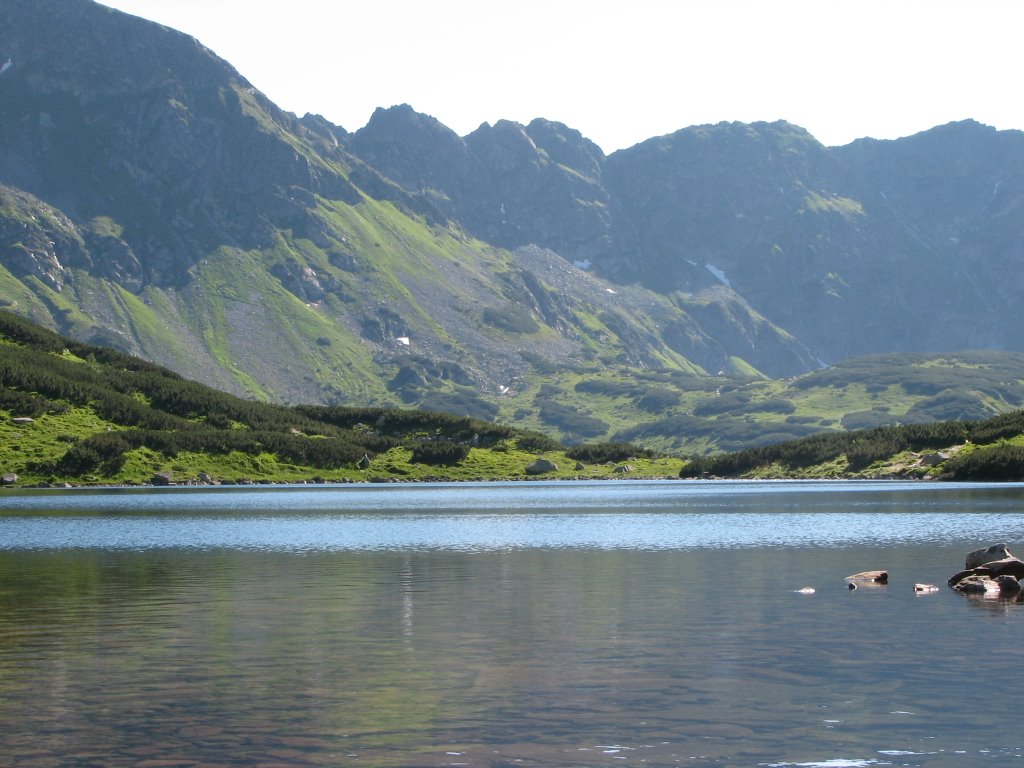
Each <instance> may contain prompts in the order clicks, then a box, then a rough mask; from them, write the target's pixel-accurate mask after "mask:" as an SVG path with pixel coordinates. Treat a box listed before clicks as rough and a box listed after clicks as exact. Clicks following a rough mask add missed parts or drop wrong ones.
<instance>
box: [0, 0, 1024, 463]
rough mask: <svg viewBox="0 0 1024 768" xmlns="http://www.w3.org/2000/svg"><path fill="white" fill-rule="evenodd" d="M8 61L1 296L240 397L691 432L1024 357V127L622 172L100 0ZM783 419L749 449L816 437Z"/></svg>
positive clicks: (604, 430) (797, 145) (51, 15)
mask: <svg viewBox="0 0 1024 768" xmlns="http://www.w3.org/2000/svg"><path fill="white" fill-rule="evenodd" d="M0 61H5V62H8V63H9V66H4V68H3V71H2V72H0V305H2V306H3V307H4V308H6V309H9V310H11V311H14V312H16V313H18V314H21V315H23V316H25V317H28V318H31V319H33V320H35V321H37V322H40V323H42V324H44V325H46V326H48V327H50V328H52V329H54V330H57V331H59V332H60V333H62V334H65V335H67V336H71V337H74V338H78V339H81V340H83V341H88V342H92V343H100V344H104V345H107V346H112V347H115V348H117V349H120V350H122V351H124V352H128V353H131V354H135V355H139V356H142V357H144V358H146V359H149V360H152V361H154V362H157V363H159V364H161V365H164V366H167V367H169V368H171V369H173V370H175V371H178V372H180V373H181V374H182V375H184V376H187V377H189V378H192V379H196V380H199V381H202V382H204V383H207V384H210V385H213V386H216V387H219V388H221V389H223V390H226V391H229V392H233V393H236V394H242V395H245V396H248V397H252V398H259V399H266V400H274V401H278V402H284V403H320V404H329V405H330V404H346V405H359V406H371V405H394V404H406V405H411V406H416V407H421V408H430V409H436V410H447V411H452V412H456V413H465V414H469V415H473V416H476V417H481V418H486V419H492V420H494V419H496V420H499V421H509V422H516V423H521V424H522V425H524V426H526V427H529V428H534V427H537V428H542V429H547V430H550V431H552V432H554V433H556V435H557V436H558V437H559V438H562V439H569V440H570V441H571V440H575V439H580V438H592V437H602V436H603V437H614V436H615V435H616V434H617V433H618V432H621V431H622V430H624V429H627V428H630V427H635V426H636V424H637V423H638V422H645V421H651V420H659V421H660V422H661V423H662V425H663V427H662V430H661V431H660V432H659V431H658V430H656V429H652V430H651V432H650V434H651V435H654V436H656V437H657V436H660V438H662V439H668V440H669V442H673V441H674V443H673V444H674V445H675V446H676V447H679V446H686V445H687V444H688V438H687V434H686V432H685V430H687V429H690V428H691V427H692V426H693V422H692V421H687V420H686V419H684V418H683V417H687V418H689V419H695V418H697V413H696V412H695V410H694V409H695V408H697V409H698V411H699V406H700V403H701V402H703V401H704V400H707V399H709V398H713V397H718V396H720V395H721V394H722V392H723V390H725V391H727V390H730V389H733V388H736V387H740V386H746V384H744V382H746V383H751V382H753V383H754V385H756V386H760V384H758V382H764V381H766V380H774V381H784V380H786V379H789V378H790V377H796V376H806V375H809V374H812V373H813V372H815V371H819V370H821V369H823V368H826V367H828V366H833V365H835V364H837V363H840V362H841V361H844V360H847V359H848V358H855V357H859V356H865V355H879V354H890V353H914V354H922V353H923V354H925V355H931V356H935V357H936V358H937V359H943V358H948V356H949V353H953V352H956V351H958V350H965V349H975V350H996V351H1004V352H1010V353H1013V352H1024V325H1022V319H1021V315H1020V313H1019V312H1018V311H1017V307H1018V305H1019V303H1020V301H1021V299H1022V298H1024V271H1022V270H1021V269H1020V263H1021V256H1022V251H1024V216H1022V210H1021V207H1022V201H1024V133H1021V132H1019V131H997V130H995V129H993V128H990V127H987V126H984V125H981V124H978V123H976V122H972V121H965V122H959V123H953V124H949V125H945V126H939V127H936V128H934V129H932V130H929V131H926V132H924V133H921V134H918V135H915V136H911V137H908V138H904V139H899V140H894V141H877V140H872V139H861V140H858V141H855V142H853V143H852V144H849V145H846V146H842V147H826V146H823V145H822V144H821V143H819V142H818V141H817V140H815V139H814V137H813V136H811V135H810V134H809V133H807V132H806V131H805V130H803V129H801V128H799V127H797V126H794V125H791V124H789V123H786V122H773V123H753V124H741V123H722V124H718V125H706V126H694V127H687V128H683V129H681V130H679V131H677V132H676V133H673V134H669V135H666V136H660V137H654V138H651V139H649V140H647V141H645V142H642V143H640V144H638V145H636V146H634V147H631V148H629V149H624V150H620V151H617V152H614V153H612V154H610V155H605V154H604V153H603V152H602V151H601V149H600V148H599V147H598V146H597V145H595V144H594V143H593V142H591V141H589V140H588V139H587V138H586V137H585V136H583V135H582V134H581V133H580V132H579V131H576V130H574V129H572V128H570V127H568V126H566V125H563V124H561V123H557V122H553V121H551V120H545V119H537V120H534V121H532V122H530V123H529V124H528V125H522V124H519V123H515V122H511V121H499V122H497V123H496V124H494V125H490V124H484V125H481V126H480V128H478V129H477V130H476V131H474V132H473V133H471V134H469V135H467V136H459V135H457V134H456V133H455V132H453V131H452V130H450V129H449V128H447V127H445V126H444V125H443V124H441V123H440V122H439V121H437V120H436V119H434V118H432V117H430V116H428V115H424V114H421V113H418V112H416V111H415V110H414V109H413V108H412V107H410V106H408V105H401V106H393V107H391V108H388V109H379V110H377V112H376V113H375V114H374V115H373V116H372V118H371V119H370V121H369V122H368V124H367V125H366V126H364V127H362V128H360V129H358V130H356V131H354V132H349V131H347V130H345V129H343V128H342V127H340V126H336V125H333V124H331V123H330V122H329V121H327V120H326V119H324V118H322V117H320V116H316V115H305V116H303V117H297V116H295V115H293V114H290V113H288V112H285V111H283V110H281V109H279V108H278V107H277V106H275V105H274V104H273V103H272V102H270V101H269V100H268V99H267V98H266V97H265V96H264V95H263V94H262V93H261V92H259V91H258V90H257V89H255V88H254V87H253V86H252V85H251V84H250V83H249V82H248V81H247V80H246V79H245V78H244V77H243V76H242V75H241V74H240V73H238V72H237V71H236V70H235V69H234V68H233V67H232V66H231V65H230V64H229V63H227V62H225V61H224V60H222V59H220V58H219V57H218V56H216V54H214V53H213V52H212V51H210V50H208V49H207V48H205V47H204V46H203V45H202V44H201V43H200V42H199V41H196V40H195V39H193V38H191V37H189V36H187V35H184V34H182V33H179V32H176V31H174V30H172V29H169V28H166V27H163V26H160V25H157V24H153V23H150V22H147V21H143V20H141V19H138V18H134V17H132V16H129V15H126V14H123V13H120V12H118V11H115V10H112V9H110V8H107V7H105V6H102V5H99V4H97V3H94V2H92V0H5V2H4V3H3V5H2V6H0ZM929 359H931V358H929ZM986 359H987V358H986ZM928 364H929V363H928V362H927V360H925V359H922V358H915V361H914V363H913V365H914V366H917V367H921V366H926V365H928ZM897 365H899V364H898V363H897ZM1014 376H1015V375H1011V376H1010V377H1009V379H1008V384H1009V385H1012V386H1011V389H1012V388H1014V387H1016V386H1017V384H1018V383H1019V379H1018V378H1014ZM961 390H964V386H961ZM941 392H942V390H938V391H933V390H929V392H928V393H927V394H928V396H930V397H936V396H938V395H939V394H941ZM777 394H778V392H777V391H776V390H773V391H772V392H771V393H769V395H766V398H767V399H768V400H769V401H772V400H777V399H778V398H777V397H776V395H777ZM875 394H877V392H876V393H875ZM955 394H956V393H955ZM957 396H958V397H959V400H958V402H966V406H965V408H966V411H967V413H966V415H970V416H972V417H978V416H981V415H984V414H986V413H992V412H998V411H1000V410H1005V409H1007V408H1010V407H1014V406H1015V405H1017V403H1016V401H1015V399H1014V398H1015V395H1008V394H1007V393H1006V392H1004V391H999V392H995V391H993V390H991V389H988V390H985V391H981V392H974V394H970V395H965V394H964V392H963V391H959V393H958V395H957ZM602 398H605V399H604V400H602ZM609 398H610V399H609ZM615 398H618V400H615ZM965 398H966V400H965ZM740 399H741V400H742V399H743V398H740ZM948 399H949V398H948V396H947V401H948ZM876 400H877V398H876ZM613 401H614V402H613ZM757 401H758V397H757V396H756V395H754V396H753V402H757ZM750 402H751V397H750V396H748V397H747V398H746V400H744V401H743V403H742V404H743V405H744V406H745V407H746V411H742V412H741V414H740V416H739V417H738V418H739V420H740V421H743V420H748V419H749V416H750V408H749V403H750ZM602 404H603V406H602ZM912 405H913V403H911V402H905V403H900V404H893V403H889V404H888V405H885V404H883V405H881V406H879V404H878V402H876V401H871V403H869V404H868V406H867V408H866V409H867V410H873V411H876V412H885V413H888V414H889V416H887V417H883V418H882V420H885V418H891V419H895V420H899V419H900V418H902V417H903V416H904V415H905V414H906V413H907V412H909V409H910V408H911V407H912ZM807 408H811V406H810V405H808V406H807ZM782 410H785V409H782ZM797 410H798V411H799V412H798V413H796V414H794V412H792V411H790V412H788V413H782V411H781V410H780V414H781V416H780V421H781V422H784V423H785V424H786V425H788V426H786V427H785V429H782V427H779V426H776V427H773V428H772V429H770V430H767V431H765V430H761V431H757V430H754V431H753V432H752V433H751V434H750V435H748V439H749V440H753V441H756V440H763V439H766V438H765V436H766V434H775V433H777V432H779V431H780V430H782V431H785V432H787V433H788V434H797V433H799V431H800V430H799V429H797V426H799V427H800V428H801V429H803V428H804V427H806V428H807V429H820V428H825V427H827V426H829V424H826V423H825V422H826V421H829V419H828V418H826V414H823V413H818V414H812V415H818V416H821V417H822V418H821V419H819V420H817V421H815V419H813V418H812V415H808V414H809V413H810V411H806V412H805V411H804V410H803V406H800V408H798V409H797ZM857 410H865V404H864V402H860V401H858V402H857V403H853V404H851V405H849V406H848V408H847V411H843V412H852V411H857ZM945 415H947V416H948V414H945ZM673 416H675V417H677V418H675V419H674V420H673V419H672V417H673ZM794 416H796V417H797V418H792V417H794ZM782 417H786V418H782ZM787 418H788V421H787V420H786V419H787ZM687 425H689V426H687ZM794 425H796V426H794ZM807 425H809V426H807ZM699 426H700V429H702V430H706V429H707V425H699ZM680 430H682V431H680ZM652 439H655V438H654V437H652Z"/></svg>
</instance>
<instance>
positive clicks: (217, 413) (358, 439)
mask: <svg viewBox="0 0 1024 768" xmlns="http://www.w3.org/2000/svg"><path fill="white" fill-rule="evenodd" d="M539 456H542V457H544V458H547V459H548V460H549V461H552V462H554V463H555V464H557V466H558V469H557V470H554V471H549V472H545V473H543V475H542V476H543V477H587V478H601V477H612V476H623V475H626V474H628V476H649V475H658V476H665V475H674V474H676V473H678V471H679V468H680V466H681V464H682V462H681V461H680V460H678V459H657V458H654V457H653V456H652V454H651V453H650V452H648V451H644V450H642V449H639V448H636V447H633V446H611V445H592V446H578V447H576V448H575V449H570V450H568V451H567V450H565V449H564V448H563V447H562V446H560V445H559V444H558V443H556V442H555V441H553V440H552V439H551V438H549V437H547V436H545V435H542V434H539V433H536V432H528V431H524V430H518V429H513V428H511V427H506V426H500V425H496V424H492V423H488V422H484V421H480V420H477V419H472V418H469V417H465V416H452V415H450V414H444V413H431V412H424V411H413V410H400V409H386V408H346V407H342V406H292V407H288V406H282V405H272V404H267V403H263V402H258V401H253V400H246V399H242V398H239V397H236V396H234V395H230V394H226V393H224V392H220V391H217V390H214V389H211V388H209V387H206V386H204V385H201V384H197V383H195V382H192V381H188V380H186V379H183V378H182V377H180V376H179V375H177V374H175V373H173V372H171V371H169V370H167V369H165V368H162V367H160V366H157V365H154V364H151V363H148V362H145V361H143V360H140V359H138V358H134V357H131V356H129V355H125V354H123V353H121V352H117V351H115V350H112V349H109V348H105V347H99V346H93V345H89V344H85V343H82V342H76V341H73V340H71V339H68V338H65V337H61V336H58V335H57V334H54V333H52V332H50V331H47V330H45V329H42V328H40V327H39V326H36V325H34V324H32V323H29V322H27V321H25V320H24V319H22V318H19V317H17V316H15V315H12V314H9V313H3V312H0V473H2V474H3V475H4V482H5V484H8V485H15V484H16V485H22V486H24V485H38V484H61V483H68V482H70V483H87V484H132V483H148V482H156V483H161V484H162V483H163V482H165V481H169V482H175V483H189V482H218V483H236V482H307V481H314V482H342V481H357V480H364V481H365V480H371V481H373V480H378V481H379V480H423V479H442V478H450V479H489V478H501V479H512V478H523V477H526V476H527V474H528V473H527V471H526V468H527V466H528V465H529V464H530V463H531V462H533V461H534V460H535V459H536V458H537V457H539ZM580 459H583V460H584V461H587V462H593V463H590V464H587V465H586V466H584V464H583V463H582V462H581V461H580ZM627 461H628V473H627V471H626V464H625V462H627ZM606 462H616V463H613V464H609V463H606Z"/></svg>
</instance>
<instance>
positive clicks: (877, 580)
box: [846, 571, 889, 584]
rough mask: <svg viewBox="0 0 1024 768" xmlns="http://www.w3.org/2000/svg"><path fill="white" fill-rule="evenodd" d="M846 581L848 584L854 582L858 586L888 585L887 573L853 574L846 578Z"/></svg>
mask: <svg viewBox="0 0 1024 768" xmlns="http://www.w3.org/2000/svg"><path fill="white" fill-rule="evenodd" d="M846 580H847V581H849V582H856V583H859V584H888V583H889V572H888V571H861V572H860V573H855V574H853V575H852V576H847V577H846Z"/></svg>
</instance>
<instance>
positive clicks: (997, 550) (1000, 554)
mask: <svg viewBox="0 0 1024 768" xmlns="http://www.w3.org/2000/svg"><path fill="white" fill-rule="evenodd" d="M1008 557H1013V555H1011V554H1010V550H1008V549H1007V548H1006V545H1005V544H993V545H992V546H991V547H985V548H984V549H976V550H974V551H973V552H968V553H967V557H966V559H965V560H964V569H965V570H970V569H971V568H977V567H978V566H979V565H985V563H991V562H993V561H995V560H1005V559H1006V558H1008Z"/></svg>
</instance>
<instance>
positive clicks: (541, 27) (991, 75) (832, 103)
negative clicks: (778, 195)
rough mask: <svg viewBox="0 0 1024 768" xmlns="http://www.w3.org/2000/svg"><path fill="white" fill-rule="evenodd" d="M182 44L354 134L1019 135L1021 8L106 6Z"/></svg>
mask: <svg viewBox="0 0 1024 768" xmlns="http://www.w3.org/2000/svg"><path fill="white" fill-rule="evenodd" d="M102 2H103V4H104V5H108V6H111V7H114V8H118V9H120V10H123V11H126V12H128V13H131V14H133V15H136V16H142V17H144V18H148V19H151V20H153V21H157V22H159V23H161V24H165V25H167V26H170V27H173V28H175V29H178V30H180V31H182V32H186V33H188V34H190V35H192V36H194V37H196V38H198V39H199V40H200V42H202V43H203V44H205V45H206V46H207V47H209V48H210V49H212V50H213V51H214V52H215V53H217V54H218V55H219V56H221V57H222V58H224V59H227V60H228V61H229V62H230V63H231V64H232V65H234V67H235V68H236V69H238V71H239V72H240V73H241V74H242V75H243V76H244V77H245V78H246V79H248V80H249V81H250V82H251V83H252V84H253V85H254V86H256V87H257V88H259V89H260V90H261V91H263V92H264V93H265V94H266V95H267V96H268V97H269V98H270V99H271V100H272V101H274V102H275V103H276V104H278V105H279V106H280V107H282V108H284V109H286V110H288V111H290V112H294V113H296V114H298V115H302V114H305V113H306V112H313V113H318V114H321V115H323V116H324V117H326V118H327V119H328V120H330V121H331V122H333V123H336V124H338V125H340V126H342V127H343V128H345V129H346V130H349V131H355V130H358V129H359V128H361V127H362V126H364V125H365V124H366V122H367V121H368V120H369V118H370V115H371V114H372V113H373V110H374V109H375V108H376V107H378V106H382V107H389V106H392V105H394V104H403V103H407V104H410V105H412V107H413V108H414V109H416V110H417V111H418V112H424V113H426V114H428V115H432V116H434V117H436V118H437V119H438V120H440V121H441V122H442V123H444V124H445V125H447V126H448V127H449V128H451V129H452V130H454V131H456V132H457V133H458V134H459V135H466V134H467V133H470V132H471V131H473V130H475V129H476V128H477V127H478V126H479V125H480V124H481V123H483V122H489V123H494V122H496V121H497V120H499V119H502V118H505V119H509V120H515V121H517V122H520V123H528V122H529V121H530V120H532V119H533V118H535V117H544V118H547V119H549V120H555V121H558V122H561V123H565V124H566V125H568V126H570V127H571V128H575V129H577V130H579V131H580V132H581V133H582V134H583V135H584V136H586V137H587V138H589V139H591V140H593V141H594V142H596V143H597V144H598V145H599V146H600V147H601V148H602V149H603V150H604V151H605V152H606V153H609V154H610V153H611V152H613V151H614V150H616V149H621V148H623V147H628V146H632V145H633V144H636V143H638V142H640V141H643V140H644V139H648V138H651V137H652V136H660V135H663V134H667V133H672V132H673V131H676V130H678V129H680V128H685V127H687V126H691V125H698V124H703V123H717V122H720V121H723V120H729V121H731V120H739V121H743V122H752V121H755V120H778V119H783V120H788V121H789V122H791V123H795V124H797V125H800V126H802V127H804V128H806V129H807V130H808V131H810V132H811V133H812V134H813V135H814V136H815V137H816V138H817V139H818V140H819V141H821V142H822V143H824V144H827V145H837V144H845V143H847V142H849V141H852V140H853V139H855V138H859V137H862V136H872V137H874V138H880V139H888V138H896V137H899V136H907V135H910V134H912V133H917V132H918V131H922V130H926V129H928V128H931V127H933V126H936V125H941V124H944V123H948V122H950V121H952V120H963V119H966V118H974V119H975V120H978V121H980V122H982V123H986V124H988V125H993V126H995V127H996V128H1000V129H1006V128H1017V129H1022V128H1024V98H1021V95H1020V77H1021V74H1022V73H1024V42H1022V41H1021V34H1022V30H1024V2H1021V0H676V1H675V2H672V1H671V0H515V1H514V2H511V1H506V2H496V1H494V0H102Z"/></svg>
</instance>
